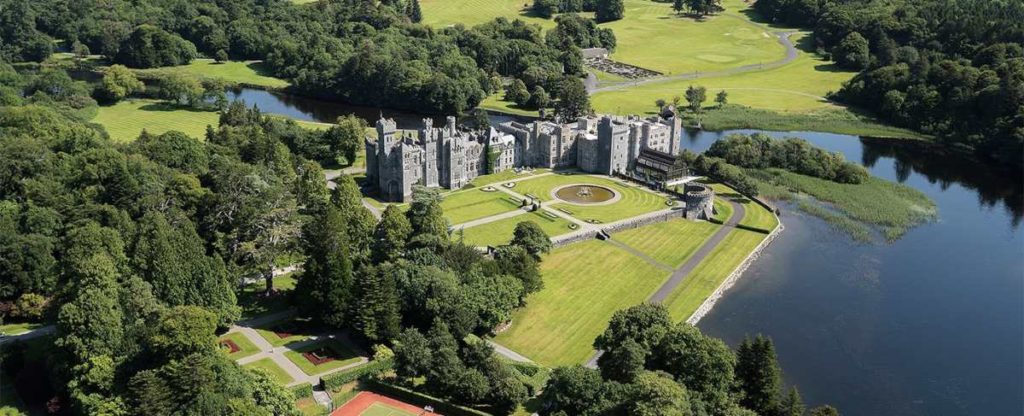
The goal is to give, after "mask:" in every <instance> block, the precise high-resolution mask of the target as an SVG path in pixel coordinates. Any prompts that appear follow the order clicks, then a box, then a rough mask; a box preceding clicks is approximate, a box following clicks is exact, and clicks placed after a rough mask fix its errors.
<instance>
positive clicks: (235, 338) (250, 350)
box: [217, 332, 260, 360]
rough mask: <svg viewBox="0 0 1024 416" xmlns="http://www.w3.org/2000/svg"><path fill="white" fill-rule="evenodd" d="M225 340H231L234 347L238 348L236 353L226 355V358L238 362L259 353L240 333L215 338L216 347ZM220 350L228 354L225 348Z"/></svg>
mask: <svg viewBox="0 0 1024 416" xmlns="http://www.w3.org/2000/svg"><path fill="white" fill-rule="evenodd" d="M225 340H231V341H232V342H234V343H235V345H237V346H238V348H240V349H239V350H238V351H235V352H234V353H230V354H228V358H230V359H232V360H239V359H242V358H245V357H248V356H250V355H253V354H256V353H258V352H260V350H259V349H258V348H256V346H255V345H253V343H252V341H249V338H246V337H245V334H243V333H241V332H232V333H230V334H227V335H224V336H222V337H220V338H217V343H218V346H219V345H220V342H221V341H225ZM220 349H221V350H222V351H224V352H225V353H227V352H228V349H227V348H225V347H220Z"/></svg>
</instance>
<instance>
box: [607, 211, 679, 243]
mask: <svg viewBox="0 0 1024 416" xmlns="http://www.w3.org/2000/svg"><path fill="white" fill-rule="evenodd" d="M685 214H686V210H684V209H681V208H678V209H672V210H671V211H661V212H658V213H656V214H653V215H648V216H643V217H639V218H634V219H631V220H626V221H619V222H616V223H612V224H609V225H608V226H607V227H602V228H601V229H602V230H604V231H605V232H607V233H608V234H611V233H617V232H619V231H625V230H632V229H634V228H640V227H643V226H645V225H651V224H656V223H659V222H665V221H668V220H671V219H675V218H684V215H685ZM613 238H614V237H613Z"/></svg>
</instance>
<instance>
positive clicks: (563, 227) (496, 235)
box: [452, 212, 572, 247]
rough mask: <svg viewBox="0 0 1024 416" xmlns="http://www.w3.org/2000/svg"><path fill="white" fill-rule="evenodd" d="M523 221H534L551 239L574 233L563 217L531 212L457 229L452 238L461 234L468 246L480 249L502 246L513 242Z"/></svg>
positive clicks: (456, 237)
mask: <svg viewBox="0 0 1024 416" xmlns="http://www.w3.org/2000/svg"><path fill="white" fill-rule="evenodd" d="M552 215H553V214H552ZM523 221H533V222H534V223H536V224H537V225H539V226H540V228H541V229H542V230H544V232H545V233H547V235H548V236H549V237H554V236H556V235H561V234H566V233H569V232H572V229H570V228H569V224H570V222H569V221H566V220H565V219H563V218H561V217H555V218H552V217H550V216H548V215H545V214H543V213H539V212H531V213H529V214H523V215H517V216H515V217H511V218H505V219H503V220H498V221H495V222H489V223H487V224H483V225H478V226H475V227H469V228H465V229H461V228H458V227H456V229H455V234H454V235H453V236H452V238H453V239H458V238H459V233H460V232H461V233H462V238H463V241H464V242H465V243H466V244H468V245H471V246H479V247H483V246H500V245H504V244H508V242H509V241H512V232H513V231H515V228H516V225H517V224H519V223H520V222H523ZM460 230H461V231H460Z"/></svg>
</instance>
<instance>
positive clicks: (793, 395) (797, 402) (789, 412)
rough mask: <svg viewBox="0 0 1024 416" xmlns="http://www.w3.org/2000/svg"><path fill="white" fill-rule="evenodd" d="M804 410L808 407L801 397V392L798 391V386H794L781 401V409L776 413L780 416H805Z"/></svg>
mask: <svg viewBox="0 0 1024 416" xmlns="http://www.w3.org/2000/svg"><path fill="white" fill-rule="evenodd" d="M804 410H806V407H805V406H804V401H803V400H802V399H800V392H799V391H797V389H796V387H793V388H790V389H789V393H787V394H786V397H785V398H783V399H782V402H781V403H779V410H778V411H777V413H776V414H778V415H780V416H803V414H804Z"/></svg>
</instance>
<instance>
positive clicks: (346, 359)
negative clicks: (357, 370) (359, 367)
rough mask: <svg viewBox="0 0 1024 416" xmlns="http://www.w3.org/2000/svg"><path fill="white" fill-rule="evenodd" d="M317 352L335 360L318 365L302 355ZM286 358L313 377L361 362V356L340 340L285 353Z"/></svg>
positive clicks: (315, 344)
mask: <svg viewBox="0 0 1024 416" xmlns="http://www.w3.org/2000/svg"><path fill="white" fill-rule="evenodd" d="M315 351H319V352H318V353H320V354H321V355H326V356H329V357H331V358H333V360H332V361H328V362H325V363H321V364H319V365H317V364H313V363H312V362H311V361H309V360H307V359H306V357H304V356H303V355H302V354H303V353H307V352H315ZM284 356H285V357H286V358H288V361H291V362H293V363H295V365H296V366H298V367H299V369H301V370H302V372H303V373H306V374H308V375H311V376H315V375H317V374H321V373H325V372H327V371H331V370H333V369H336V368H341V367H344V366H346V365H349V364H352V363H357V362H359V354H357V353H356V352H355V351H353V350H352V349H351V348H349V347H348V346H347V345H345V344H343V343H342V342H341V341H338V340H326V341H320V342H314V343H312V344H310V345H306V346H304V347H302V348H298V349H296V350H295V351H288V352H285V353H284Z"/></svg>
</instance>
